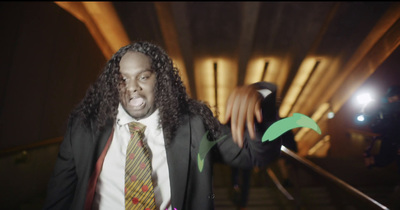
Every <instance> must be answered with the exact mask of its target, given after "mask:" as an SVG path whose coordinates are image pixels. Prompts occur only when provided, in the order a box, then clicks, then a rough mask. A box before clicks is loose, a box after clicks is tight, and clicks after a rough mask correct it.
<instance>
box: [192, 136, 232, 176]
mask: <svg viewBox="0 0 400 210" xmlns="http://www.w3.org/2000/svg"><path fill="white" fill-rule="evenodd" d="M207 134H208V131H207V132H206V133H205V134H204V135H203V137H202V138H201V141H200V148H199V153H198V154H197V165H198V166H199V171H200V172H202V171H203V166H204V159H205V158H206V155H207V153H208V152H209V151H210V149H211V148H212V147H213V146H214V145H215V144H217V143H218V142H219V141H221V140H222V139H224V138H225V137H226V135H224V136H222V137H221V138H219V139H218V140H216V141H209V140H208V138H207Z"/></svg>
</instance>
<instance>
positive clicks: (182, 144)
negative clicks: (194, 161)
mask: <svg viewBox="0 0 400 210" xmlns="http://www.w3.org/2000/svg"><path fill="white" fill-rule="evenodd" d="M190 134H191V129H190V119H189V116H186V117H185V119H184V120H183V123H182V126H181V127H179V128H178V130H177V132H176V135H175V137H174V139H173V140H172V141H171V143H170V144H169V145H168V146H167V147H166V152H167V161H168V169H169V179H170V184H171V201H172V207H173V208H176V209H183V202H184V200H185V195H186V185H187V178H188V174H189V171H188V169H189V161H190V145H191V135H190Z"/></svg>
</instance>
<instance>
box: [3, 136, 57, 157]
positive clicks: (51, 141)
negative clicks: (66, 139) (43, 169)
mask: <svg viewBox="0 0 400 210" xmlns="http://www.w3.org/2000/svg"><path fill="white" fill-rule="evenodd" d="M62 139H63V137H57V138H53V139H48V140H43V141H40V142H35V143H32V144H26V145H22V146H17V147H12V148H8V149H4V150H1V151H0V157H3V156H6V155H10V154H12V153H19V152H22V153H23V152H26V150H30V149H35V148H38V147H44V146H49V145H51V144H56V143H61V141H62Z"/></svg>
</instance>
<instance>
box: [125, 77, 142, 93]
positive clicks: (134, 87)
mask: <svg viewBox="0 0 400 210" xmlns="http://www.w3.org/2000/svg"><path fill="white" fill-rule="evenodd" d="M126 88H127V90H128V91H131V92H136V91H139V90H141V89H142V88H141V87H140V84H139V83H138V81H137V80H135V79H131V80H128V81H127V82H126Z"/></svg>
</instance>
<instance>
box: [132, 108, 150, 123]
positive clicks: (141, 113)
mask: <svg viewBox="0 0 400 210" xmlns="http://www.w3.org/2000/svg"><path fill="white" fill-rule="evenodd" d="M153 112H154V111H151V109H146V110H131V111H129V112H128V114H129V115H130V116H131V117H133V118H134V119H136V120H141V119H144V118H146V117H149V116H150V115H151V114H152V113H153Z"/></svg>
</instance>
